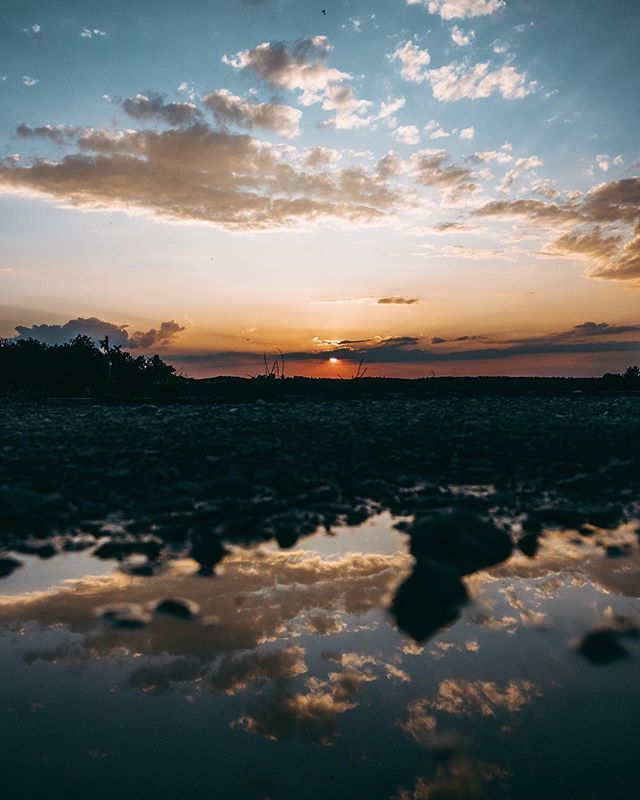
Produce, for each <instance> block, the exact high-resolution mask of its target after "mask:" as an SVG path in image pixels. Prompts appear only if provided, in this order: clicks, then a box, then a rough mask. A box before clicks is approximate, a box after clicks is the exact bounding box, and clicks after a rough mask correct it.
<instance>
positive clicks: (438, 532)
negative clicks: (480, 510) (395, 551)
mask: <svg viewBox="0 0 640 800" xmlns="http://www.w3.org/2000/svg"><path fill="white" fill-rule="evenodd" d="M410 532H411V553H412V554H413V555H414V556H415V558H416V559H417V561H418V562H420V561H424V560H430V561H437V562H439V563H441V564H445V565H446V566H448V567H450V568H452V569H454V570H456V571H457V572H458V573H459V574H460V575H468V574H469V573H471V572H476V571H477V570H479V569H484V568H486V567H490V566H492V565H493V564H499V563H500V562H501V561H504V560H505V559H506V558H508V557H509V556H510V555H511V552H512V550H513V543H512V541H511V537H510V536H509V534H508V533H506V532H505V531H503V530H501V529H500V528H498V527H497V526H496V525H494V524H493V523H491V522H488V521H486V520H485V519H483V518H482V517H481V516H480V515H479V514H476V513H474V512H473V511H469V510H468V509H459V508H442V509H438V510H436V511H433V512H432V513H431V514H428V515H427V516H424V517H419V518H418V519H416V521H415V522H414V523H413V525H412V527H411V531H410Z"/></svg>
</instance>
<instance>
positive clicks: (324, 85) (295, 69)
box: [222, 36, 375, 130]
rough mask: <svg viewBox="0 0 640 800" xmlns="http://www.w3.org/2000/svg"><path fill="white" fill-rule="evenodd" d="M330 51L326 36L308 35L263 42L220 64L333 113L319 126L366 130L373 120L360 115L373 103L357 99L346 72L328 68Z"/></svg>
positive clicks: (301, 102)
mask: <svg viewBox="0 0 640 800" xmlns="http://www.w3.org/2000/svg"><path fill="white" fill-rule="evenodd" d="M331 50H332V47H331V45H330V44H329V42H328V40H327V38H326V36H309V37H307V38H306V39H298V40H297V41H294V42H263V43H262V44H259V45H258V46H257V47H254V48H253V49H252V50H241V51H240V52H238V53H236V54H235V55H233V56H228V55H225V56H223V58H222V61H223V63H225V64H228V65H229V66H231V67H233V68H234V69H237V70H249V71H250V72H253V73H254V74H256V75H258V77H260V78H261V79H262V80H263V81H265V82H266V83H267V84H268V85H269V86H271V87H272V88H274V89H289V90H297V91H299V92H301V94H300V96H299V102H300V104H301V105H302V106H305V107H306V106H312V105H315V104H317V103H319V104H320V105H321V107H322V109H323V110H324V111H332V112H335V113H334V115H333V116H332V117H331V118H330V119H328V120H326V121H325V122H323V123H322V127H333V128H336V129H338V130H350V129H353V128H361V127H365V126H366V125H369V123H370V122H372V121H373V120H374V119H375V116H370V117H363V116H362V115H363V114H366V112H367V111H368V109H369V108H370V107H371V106H372V105H373V104H372V103H371V101H369V100H362V99H359V98H358V97H356V94H355V92H354V90H353V88H352V87H351V86H349V85H348V82H349V81H350V80H351V78H352V76H351V75H350V74H349V73H347V72H341V71H340V70H338V69H335V68H333V67H329V66H327V57H328V55H329V53H330V52H331Z"/></svg>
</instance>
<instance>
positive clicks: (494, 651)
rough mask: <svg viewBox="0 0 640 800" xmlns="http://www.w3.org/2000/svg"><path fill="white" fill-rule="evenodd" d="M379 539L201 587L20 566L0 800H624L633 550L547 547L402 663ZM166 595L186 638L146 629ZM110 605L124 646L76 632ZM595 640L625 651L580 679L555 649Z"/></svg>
mask: <svg viewBox="0 0 640 800" xmlns="http://www.w3.org/2000/svg"><path fill="white" fill-rule="evenodd" d="M393 522H394V520H392V519H391V518H390V517H389V516H388V515H386V514H383V515H380V516H379V517H377V518H375V519H373V520H370V521H369V522H367V523H365V524H363V525H361V526H359V527H358V528H343V529H341V530H340V531H338V532H337V533H335V534H334V535H328V534H327V533H325V532H322V533H318V534H316V535H314V536H310V537H308V538H306V539H304V540H301V541H300V542H299V543H298V544H297V546H296V547H295V548H293V549H290V550H279V549H278V548H277V546H271V545H263V546H260V547H257V548H253V549H243V548H235V549H233V550H232V552H231V554H230V555H228V556H227V557H226V558H225V559H224V561H223V562H222V563H221V564H220V565H219V566H218V568H217V569H216V575H215V576H213V577H203V576H201V575H199V574H198V573H197V565H196V564H195V562H193V561H190V560H180V561H174V562H173V563H171V564H170V565H169V566H168V567H167V568H166V569H165V571H164V572H162V573H161V574H158V575H155V576H152V577H136V576H132V575H129V574H126V573H124V572H122V571H121V570H119V569H117V568H114V566H113V562H104V561H100V560H98V559H96V558H94V557H93V556H92V555H91V553H90V552H83V553H67V554H64V555H60V556H57V557H55V558H52V559H49V560H46V561H44V560H38V559H34V558H25V557H23V556H21V559H22V560H23V561H24V562H25V565H24V566H23V567H22V568H21V569H19V570H17V571H16V572H14V573H13V574H12V575H11V576H9V577H7V578H4V579H3V580H2V581H1V582H0V665H1V670H2V673H1V674H2V680H1V681H0V741H1V742H2V748H1V752H0V761H1V762H2V787H3V788H2V797H3V798H5V800H13V798H21V799H28V800H31V798H65V799H66V800H72V799H74V798H78V799H79V800H80V798H82V800H84V799H85V798H107V797H108V798H114V797H119V798H154V800H164V799H165V798H166V799H167V800H169V798H171V800H173V799H174V798H184V797H211V798H230V799H232V800H235V799H236V798H238V800H242V799H244V798H247V800H249V799H253V798H273V800H279V799H282V800H294V798H295V799H296V800H297V799H298V798H301V797H302V798H307V799H308V800H312V799H314V798H323V799H324V798H327V797H332V798H335V799H336V800H341V799H342V798H345V799H346V798H349V799H356V798H376V799H377V798H385V799H386V798H398V799H400V798H401V799H402V800H427V798H428V799H429V800H433V799H434V798H445V797H446V798H453V797H460V798H471V797H490V798H518V799H519V798H545V799H546V798H605V797H606V798H624V800H627V798H629V800H631V798H636V797H640V779H639V777H638V774H639V773H638V769H637V725H638V719H640V694H639V693H638V688H637V686H638V670H637V664H638V655H639V648H638V644H639V641H638V639H637V638H636V636H634V635H633V630H632V629H633V627H634V626H637V624H638V622H639V621H640V601H639V599H638V594H639V592H638V586H639V581H638V577H639V573H640V560H639V559H638V551H637V538H636V535H635V532H634V531H633V530H632V529H631V528H630V527H629V528H622V529H620V530H619V531H617V532H615V533H614V534H612V535H611V536H613V538H614V539H615V540H616V541H618V542H620V543H622V544H624V543H629V544H631V545H632V550H631V554H630V555H628V556H627V557H625V558H606V557H605V556H604V552H603V547H602V542H601V541H599V540H598V536H593V537H580V536H578V535H577V534H573V533H571V532H567V531H563V532H560V531H558V532H548V533H547V535H546V536H545V537H544V538H543V540H542V544H541V548H540V550H539V551H538V553H537V554H536V557H535V558H533V559H530V558H527V557H526V556H525V555H523V554H522V553H519V552H516V553H515V554H514V555H513V556H512V557H511V558H510V559H509V560H508V561H507V562H505V563H503V564H501V565H499V566H497V567H494V568H493V569H491V570H487V571H482V572H477V573H475V574H473V575H470V576H467V577H466V578H465V579H464V581H465V584H466V586H467V589H468V591H469V594H470V595H471V597H472V600H471V602H470V603H469V604H467V605H466V606H464V607H463V608H462V609H461V612H460V614H459V616H458V618H457V619H454V620H452V621H451V622H450V623H449V624H448V626H446V627H444V628H441V629H439V630H437V631H436V632H434V634H433V635H432V636H431V637H430V638H428V639H427V640H425V641H421V642H416V641H415V640H414V639H413V638H412V637H411V636H410V635H408V634H407V633H405V632H402V631H401V630H399V629H398V627H397V626H396V624H395V621H394V618H393V616H392V615H391V613H390V612H389V610H388V609H389V606H390V602H391V598H392V597H393V594H394V591H395V590H396V588H397V587H398V585H399V584H401V583H402V581H403V580H404V579H405V578H406V577H407V576H408V575H409V574H410V572H411V569H412V565H413V559H412V558H411V556H410V555H409V554H408V550H407V539H406V536H405V535H404V534H402V533H399V532H398V531H397V530H394V529H393V527H392V526H393ZM611 536H610V537H609V539H611ZM167 597H181V598H187V599H188V600H189V601H191V602H192V603H193V604H197V608H196V606H193V609H194V614H193V616H192V618H180V617H177V616H173V615H167V614H160V613H157V612H155V611H154V610H153V609H154V603H155V602H157V601H158V600H160V599H163V598H167ZM118 602H127V603H132V604H136V606H137V607H138V610H137V613H139V615H140V618H141V621H143V622H145V624H144V625H143V626H142V627H126V628H125V627H118V626H114V625H113V624H112V622H110V621H109V620H108V619H105V618H103V617H100V615H99V613H97V612H96V610H97V609H98V610H100V609H102V610H104V607H105V606H107V607H108V606H110V605H111V604H113V603H118ZM603 625H607V626H610V627H611V626H613V627H616V626H618V627H621V628H624V629H625V630H626V633H625V638H624V649H625V650H626V651H628V653H627V655H626V656H625V657H622V658H619V659H616V660H612V661H611V662H610V663H606V664H603V665H596V664H594V663H592V662H590V661H589V660H587V659H585V658H584V657H582V656H581V655H580V654H579V653H578V652H576V645H577V643H578V642H579V640H580V639H581V637H583V636H584V634H585V633H586V632H587V631H589V630H593V629H595V628H598V627H599V626H603Z"/></svg>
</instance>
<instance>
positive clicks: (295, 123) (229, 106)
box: [202, 89, 302, 139]
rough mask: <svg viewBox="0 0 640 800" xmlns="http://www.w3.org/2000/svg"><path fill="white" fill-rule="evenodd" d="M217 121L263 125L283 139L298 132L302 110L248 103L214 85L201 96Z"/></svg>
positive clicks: (279, 105) (294, 135)
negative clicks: (211, 90)
mask: <svg viewBox="0 0 640 800" xmlns="http://www.w3.org/2000/svg"><path fill="white" fill-rule="evenodd" d="M202 100H203V102H204V104H205V105H206V106H207V108H208V109H209V110H210V111H211V112H212V114H213V115H214V117H215V118H216V121H217V122H218V123H219V124H220V125H229V124H231V125H235V126H237V127H239V128H246V129H247V130H253V129H254V128H264V129H265V130H270V131H274V132H276V133H279V134H280V135H281V136H284V137H285V138H287V139H293V138H295V137H296V136H298V135H299V134H300V119H301V117H302V111H299V110H298V109H297V108H292V107H291V106H286V105H281V104H279V103H251V102H249V101H248V100H243V99H242V98H241V97H237V96H236V95H233V94H231V92H230V91H228V90H227V89H217V90H216V91H213V92H210V93H209V94H207V95H205V96H204V97H203V98H202Z"/></svg>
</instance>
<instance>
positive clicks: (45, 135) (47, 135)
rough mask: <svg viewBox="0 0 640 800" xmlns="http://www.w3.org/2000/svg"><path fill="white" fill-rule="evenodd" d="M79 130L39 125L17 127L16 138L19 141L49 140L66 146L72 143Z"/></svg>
mask: <svg viewBox="0 0 640 800" xmlns="http://www.w3.org/2000/svg"><path fill="white" fill-rule="evenodd" d="M78 132H79V129H78V128H76V127H74V126H72V125H39V126H38V127H36V128H31V127H30V126H29V125H18V127H17V128H16V136H18V137H19V138H20V139H50V140H51V141H52V142H55V143H56V144H66V143H67V142H69V141H72V140H73V138H74V137H75V136H76V135H77V134H78Z"/></svg>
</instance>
